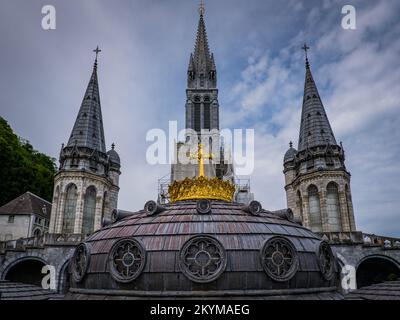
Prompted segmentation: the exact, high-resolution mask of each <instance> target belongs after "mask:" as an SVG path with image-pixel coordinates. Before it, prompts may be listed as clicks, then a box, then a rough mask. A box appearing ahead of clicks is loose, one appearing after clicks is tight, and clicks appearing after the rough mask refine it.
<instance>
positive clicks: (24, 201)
mask: <svg viewBox="0 0 400 320" xmlns="http://www.w3.org/2000/svg"><path fill="white" fill-rule="evenodd" d="M43 207H45V208H46V210H43ZM50 212H51V203H50V202H48V201H46V200H44V199H42V198H41V197H39V196H37V195H35V194H33V193H31V192H29V191H28V192H25V193H24V194H22V195H20V196H19V197H17V198H15V199H14V200H11V201H10V202H8V203H6V204H5V205H3V206H2V207H0V214H13V215H18V214H32V213H33V214H36V215H39V216H41V217H43V218H46V219H50Z"/></svg>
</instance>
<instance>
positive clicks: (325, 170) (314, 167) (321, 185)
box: [283, 45, 356, 232]
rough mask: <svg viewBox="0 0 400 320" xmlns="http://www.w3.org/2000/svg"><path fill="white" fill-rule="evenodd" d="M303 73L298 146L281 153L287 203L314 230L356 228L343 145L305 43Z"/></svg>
mask: <svg viewBox="0 0 400 320" xmlns="http://www.w3.org/2000/svg"><path fill="white" fill-rule="evenodd" d="M303 49H304V50H305V51H306V77H305V85H304V97H303V107H302V114H301V123H300V135H299V144H298V150H295V149H294V148H293V145H292V143H290V146H289V147H290V148H289V150H288V151H287V152H286V154H285V157H284V161H283V162H284V171H283V172H284V174H285V190H286V197H287V205H288V207H289V208H291V209H292V210H293V213H294V215H295V216H296V217H300V218H301V219H302V220H303V224H304V226H306V227H308V228H310V229H311V230H313V231H314V232H348V231H355V229H356V226H355V221H354V213H353V204H352V199H351V189H350V173H349V172H348V171H347V170H346V167H345V155H344V150H343V146H342V144H341V143H340V144H339V145H338V144H337V143H336V139H335V136H334V134H333V131H332V128H331V125H330V123H329V120H328V117H327V115H326V112H325V109H324V106H323V104H322V101H321V98H320V95H319V93H318V89H317V86H316V84H315V82H314V79H313V76H312V74H311V68H310V63H309V61H308V57H307V50H308V49H309V48H308V47H307V46H306V45H305V46H304V48H303Z"/></svg>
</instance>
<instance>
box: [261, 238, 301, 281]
mask: <svg viewBox="0 0 400 320" xmlns="http://www.w3.org/2000/svg"><path fill="white" fill-rule="evenodd" d="M261 264H262V266H263V268H264V270H265V272H266V273H267V275H268V276H269V277H270V278H272V279H273V280H275V281H287V280H290V279H291V278H292V277H293V276H294V275H295V274H296V272H297V269H298V267H299V259H298V255H297V250H296V248H295V247H294V245H293V244H292V242H291V241H289V240H288V239H285V238H283V237H273V238H271V239H269V240H268V241H267V242H266V243H265V244H264V246H263V248H262V249H261Z"/></svg>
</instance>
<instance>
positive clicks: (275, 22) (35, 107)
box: [0, 0, 400, 236]
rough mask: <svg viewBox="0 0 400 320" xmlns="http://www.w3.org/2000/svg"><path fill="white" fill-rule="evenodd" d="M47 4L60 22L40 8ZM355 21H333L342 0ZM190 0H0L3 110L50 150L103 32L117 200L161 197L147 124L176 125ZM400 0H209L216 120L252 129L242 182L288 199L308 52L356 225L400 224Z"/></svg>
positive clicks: (190, 43)
mask: <svg viewBox="0 0 400 320" xmlns="http://www.w3.org/2000/svg"><path fill="white" fill-rule="evenodd" d="M47 4H51V5H53V6H54V7H55V8H56V19H57V20H56V22H57V24H56V30H52V31H44V30H43V29H42V28H41V19H42V16H43V15H42V14H41V8H42V7H43V6H44V5H47ZM345 4H352V5H353V6H354V7H355V8H356V10H357V11H356V12H357V29H356V30H344V29H343V28H342V27H341V19H342V17H343V15H342V14H341V10H342V7H343V5H345ZM197 6H198V1H197V0H152V1H149V0H131V1H128V0H126V1H122V0H121V1H106V0H85V1H81V0H68V1H65V0H64V1H61V0H59V1H54V0H44V1H42V0H40V1H39V0H34V1H26V0H1V2H0V39H1V40H0V41H1V42H0V43H1V44H0V48H1V59H0V88H1V89H0V115H1V116H2V117H4V118H5V119H7V120H8V121H9V123H10V125H11V126H12V127H13V129H14V130H15V131H16V132H17V134H19V135H20V136H21V137H23V138H26V139H28V140H29V141H30V142H31V143H32V144H33V145H34V147H35V148H36V149H38V150H40V151H42V152H45V153H47V154H49V155H51V156H53V157H55V158H56V157H57V156H58V154H59V150H60V146H61V143H63V142H64V143H65V142H67V139H68V136H69V134H70V131H71V129H72V126H73V123H74V120H75V117H76V114H77V112H78V109H79V106H80V103H81V100H82V97H83V94H84V91H85V88H86V85H87V82H88V81H89V77H90V73H91V69H92V65H93V59H94V54H93V52H92V50H93V49H94V48H95V47H96V46H97V45H99V46H100V47H101V49H102V50H103V51H102V53H101V55H100V58H99V82H100V93H101V101H102V112H103V117H104V125H105V134H106V142H107V145H108V147H109V146H110V145H111V143H112V142H115V144H116V146H117V147H116V149H117V151H118V152H119V154H120V156H121V159H122V175H121V183H120V186H121V191H120V197H119V207H120V208H121V209H127V210H136V209H140V208H142V207H143V204H144V203H145V201H147V200H149V199H156V196H157V179H158V178H160V177H162V176H164V175H166V174H168V172H169V167H168V166H161V165H159V166H150V165H148V164H147V163H146V158H145V153H146V149H147V147H148V146H149V143H148V142H146V140H145V137H146V133H147V131H148V130H150V129H153V128H161V129H165V130H166V129H167V128H168V121H169V120H178V122H179V126H180V128H182V127H183V125H184V105H185V85H186V70H187V65H188V60H189V55H190V52H191V51H193V48H194V41H195V33H196V28H197V23H198V13H197ZM399 13H400V2H399V1H398V0H381V1H369V0H363V1H352V0H346V1H333V0H325V1H321V0H316V1H311V0H307V1H300V0H287V1H265V0H251V1H244V0H208V1H206V16H205V20H206V26H207V32H208V38H209V44H210V48H211V50H212V51H213V52H214V56H215V59H216V64H217V69H218V81H219V83H218V86H219V89H220V93H219V99H220V106H221V107H220V108H221V109H220V117H221V127H222V128H254V129H255V145H256V152H255V158H256V160H255V170H254V173H253V175H252V180H251V183H252V184H251V186H252V191H253V192H254V193H255V197H256V199H257V200H259V201H260V202H262V204H263V206H264V207H265V208H268V209H279V208H283V207H285V206H286V197H285V192H284V177H283V173H282V169H283V168H282V158H283V154H284V153H285V151H286V150H287V148H288V143H289V141H290V140H293V142H294V143H295V145H297V140H298V131H299V125H300V111H301V102H302V91H303V87H304V58H303V52H302V51H301V49H300V47H301V46H302V44H303V43H304V41H307V42H308V43H309V45H310V47H311V51H310V60H311V64H312V70H313V73H314V78H315V80H316V82H317V85H318V88H319V91H320V94H321V96H322V100H323V102H324V105H325V108H326V111H327V114H328V117H329V119H330V121H331V125H332V127H333V130H334V133H335V136H336V139H337V140H338V141H343V145H344V148H345V151H346V157H347V160H346V165H347V168H348V170H349V171H350V172H351V174H352V193H353V200H354V207H355V215H356V223H357V227H358V229H359V230H362V231H365V232H371V233H376V234H384V235H392V236H400V210H399V208H400V184H399V178H400V166H399V162H400V155H399V154H400V143H399V141H400V116H399V115H400V113H399V112H400V66H399V56H400V23H399V22H398V17H399Z"/></svg>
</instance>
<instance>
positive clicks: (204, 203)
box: [196, 199, 211, 214]
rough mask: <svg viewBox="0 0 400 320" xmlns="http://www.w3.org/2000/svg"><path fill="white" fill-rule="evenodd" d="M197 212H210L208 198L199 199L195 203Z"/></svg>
mask: <svg viewBox="0 0 400 320" xmlns="http://www.w3.org/2000/svg"><path fill="white" fill-rule="evenodd" d="M196 209H197V212H198V213H200V214H207V213H210V212H211V201H210V200H208V199H200V200H198V201H197V203H196Z"/></svg>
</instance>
